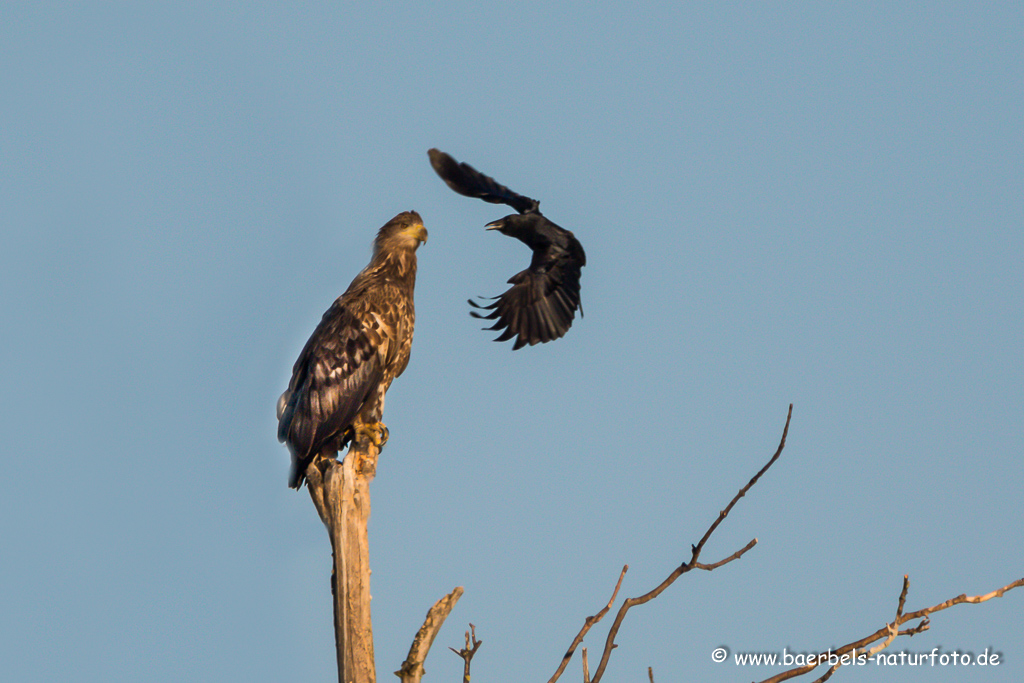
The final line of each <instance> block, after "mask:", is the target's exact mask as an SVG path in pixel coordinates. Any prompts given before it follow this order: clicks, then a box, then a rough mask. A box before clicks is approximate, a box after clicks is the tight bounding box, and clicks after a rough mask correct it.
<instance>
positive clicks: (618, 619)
mask: <svg viewBox="0 0 1024 683" xmlns="http://www.w3.org/2000/svg"><path fill="white" fill-rule="evenodd" d="M792 418H793V404H792V403H790V404H789V412H788V413H787V414H786V426H785V427H784V428H783V430H782V439H781V440H780V441H779V447H778V449H776V451H775V454H774V455H773V456H772V457H771V459H770V460H769V461H768V463H767V464H766V465H765V466H764V467H762V468H761V469H760V470H759V471H758V473H757V474H755V475H754V476H753V478H751V480H750V481H749V482H747V485H746V486H744V487H743V488H741V489H740V490H739V493H737V494H736V495H735V496H733V499H732V500H731V501H729V504H728V505H727V506H726V507H725V509H724V510H722V511H721V512H719V513H718V517H717V519H715V521H714V522H713V523H712V524H711V526H710V527H708V530H707V531H705V532H704V536H703V537H702V538H701V539H700V541H699V542H698V543H697V545H694V546H692V552H693V554H692V555H691V557H690V561H689V562H684V563H683V564H681V565H679V566H678V567H676V569H675V571H673V572H672V573H671V574H669V576H668V578H666V579H665V580H664V581H662V582H661V583H660V584H658V586H656V587H655V588H654V589H653V590H651V591H650V592H648V593H645V594H643V595H641V596H639V597H636V598H628V599H627V600H626V601H625V602H623V603H622V606H621V607H619V611H618V613H617V614H616V615H615V621H614V622H612V626H611V628H610V629H609V630H608V637H607V638H606V639H605V643H604V652H602V654H601V663H600V664H598V666H597V671H596V672H595V673H594V678H593V681H592V683H598V682H599V681H600V680H601V677H602V676H603V675H604V670H605V668H606V667H607V666H608V660H609V659H610V658H611V655H612V650H614V649H615V648H616V645H615V636H616V635H617V634H618V632H619V627H620V626H622V621H623V619H625V618H626V612H628V611H629V609H630V608H631V607H635V606H636V605H642V604H644V603H645V602H650V601H651V600H653V599H654V598H656V597H658V596H659V595H661V593H662V592H663V591H664V590H665V589H666V588H668V587H669V586H671V585H672V584H673V583H674V582H675V580H676V579H678V578H679V577H680V576H682V575H683V574H685V573H686V572H688V571H690V570H692V569H695V568H696V567H697V565H698V564H699V563H698V562H697V559H698V558H699V557H700V553H701V550H703V549H704V544H705V543H707V542H708V539H709V538H711V534H713V533H714V532H715V529H717V528H718V525H719V524H721V523H722V520H724V519H725V518H726V517H727V516H728V515H729V512H730V511H731V510H732V509H733V507H735V505H736V503H737V502H738V501H739V499H740V498H742V497H743V496H745V495H746V494H747V491H749V490H750V489H751V487H752V486H753V485H754V484H756V483H757V480H758V479H760V478H761V475H763V474H764V473H765V472H767V471H768V468H770V467H771V466H772V465H774V464H775V461H776V460H778V459H779V456H780V455H782V449H783V448H785V447H786V435H787V434H789V422H790V420H791V419H792ZM756 541H757V539H754V541H752V542H751V543H748V544H747V546H746V547H744V548H743V549H742V550H740V551H737V552H736V553H733V556H730V557H727V558H726V559H725V560H723V561H721V562H716V563H715V564H714V565H707V567H710V568H711V569H713V568H714V567H716V566H721V565H722V564H725V563H726V562H729V561H732V560H734V559H736V558H738V557H740V556H741V555H742V554H743V553H745V552H746V551H747V550H749V549H750V548H752V547H753V544H754V543H756ZM708 571H710V569H709V570H708Z"/></svg>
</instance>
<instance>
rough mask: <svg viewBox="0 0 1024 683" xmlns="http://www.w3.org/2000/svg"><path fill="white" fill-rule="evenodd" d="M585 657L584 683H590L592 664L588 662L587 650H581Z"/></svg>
mask: <svg viewBox="0 0 1024 683" xmlns="http://www.w3.org/2000/svg"><path fill="white" fill-rule="evenodd" d="M580 655H582V657H583V683H590V664H589V663H588V662H587V648H582V649H581V650H580Z"/></svg>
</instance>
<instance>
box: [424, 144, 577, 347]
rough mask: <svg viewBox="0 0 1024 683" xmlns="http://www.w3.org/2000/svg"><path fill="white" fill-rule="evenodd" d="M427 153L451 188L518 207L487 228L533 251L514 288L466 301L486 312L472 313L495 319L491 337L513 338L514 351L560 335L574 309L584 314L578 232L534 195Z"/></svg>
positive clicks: (515, 278)
mask: <svg viewBox="0 0 1024 683" xmlns="http://www.w3.org/2000/svg"><path fill="white" fill-rule="evenodd" d="M427 154H428V156H429V157H430V165H431V166H433V167H434V170H435V171H436V172H437V174H438V175H439V176H441V179H442V180H444V181H445V183H447V184H448V187H450V188H451V189H453V190H455V191H456V192H458V193H459V194H461V195H465V196H467V197H476V198H477V199H482V200H484V201H485V202H490V203H491V204H507V205H508V206H511V207H512V208H513V209H515V210H516V211H518V212H519V213H515V214H511V215H509V216H505V217H504V218H500V219H498V220H496V221H494V222H493V223H488V224H487V225H486V226H485V227H486V228H487V229H488V230H497V231H498V232H500V233H502V234H503V235H508V236H509V237H515V238H516V239H518V240H519V241H521V242H523V243H524V244H526V246H528V247H530V249H531V250H533V258H532V259H531V261H530V267H529V268H527V269H526V270H524V271H521V272H519V273H516V274H515V275H513V276H512V277H511V278H509V281H508V282H509V284H511V285H512V287H510V288H509V289H508V290H507V291H505V292H504V293H503V294H501V295H499V296H497V297H494V303H492V304H488V305H481V304H478V303H476V302H474V301H473V300H470V301H469V304H470V305H471V306H473V307H474V308H476V309H478V310H484V311H489V313H479V312H477V311H475V310H474V311H470V315H472V316H474V317H476V318H481V319H484V320H494V321H495V323H494V325H493V326H491V327H488V328H487V329H488V330H494V331H502V330H503V331H502V332H501V334H500V335H499V336H498V337H497V338H496V339H495V340H494V341H498V342H503V341H508V340H510V339H512V338H513V337H515V338H516V340H515V342H513V344H512V350H513V351H515V350H517V349H520V348H522V347H524V346H526V345H527V344H529V345H530V346H533V345H534V344H538V343H545V342H549V341H552V340H554V339H559V338H560V337H562V336H564V335H565V333H566V332H568V331H569V328H570V327H571V326H572V321H573V318H575V316H576V309H579V311H580V316H581V317H582V316H583V306H582V304H581V302H580V269H582V268H583V266H585V265H586V263H587V256H586V254H585V253H584V252H583V246H582V245H581V244H580V243H579V240H577V239H576V236H575V235H573V234H572V232H570V231H569V230H566V229H565V228H562V227H560V226H558V225H555V224H554V223H552V222H551V221H549V220H548V219H547V218H545V217H544V215H543V214H541V212H540V202H539V201H537V200H536V199H530V198H529V197H524V196H523V195H520V194H516V193H515V192H513V191H512V190H510V189H508V188H507V187H505V186H504V185H500V184H498V183H497V182H496V181H495V180H494V178H491V177H489V176H486V175H484V174H483V173H480V172H479V171H477V170H476V169H475V168H473V167H472V166H470V165H469V164H466V163H459V162H457V161H455V159H453V158H452V157H451V156H449V155H448V154H445V153H444V152H442V151H440V150H438V149H431V150H429V151H428V152H427Z"/></svg>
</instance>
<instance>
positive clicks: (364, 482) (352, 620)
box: [306, 430, 380, 683]
mask: <svg viewBox="0 0 1024 683" xmlns="http://www.w3.org/2000/svg"><path fill="white" fill-rule="evenodd" d="M358 433H361V432H360V431H358V430H357V434H358ZM379 454H380V448H379V447H378V446H377V445H376V444H374V443H373V442H372V441H370V440H368V439H365V438H358V439H357V440H356V441H354V442H353V444H352V447H351V448H350V449H349V451H348V453H347V454H346V455H345V457H344V460H343V461H342V462H340V463H339V462H338V461H337V460H335V459H334V458H333V457H329V456H330V455H333V453H331V454H324V455H322V456H320V457H318V458H316V460H315V461H314V462H313V464H312V465H310V467H309V468H308V469H307V471H306V478H307V481H308V487H309V495H310V498H312V499H313V504H314V505H315V506H316V510H317V513H318V514H319V515H320V519H321V520H322V521H323V523H324V525H325V526H326V527H327V533H328V535H329V536H330V539H331V549H332V551H333V556H334V567H333V572H332V574H331V593H332V594H333V596H334V641H335V646H336V647H337V656H338V683H376V681H377V672H376V668H375V667H374V659H373V622H372V619H371V617H370V546H369V542H368V538H367V524H368V522H369V520H370V482H372V481H373V477H374V475H375V474H376V472H377V456H378V455H379Z"/></svg>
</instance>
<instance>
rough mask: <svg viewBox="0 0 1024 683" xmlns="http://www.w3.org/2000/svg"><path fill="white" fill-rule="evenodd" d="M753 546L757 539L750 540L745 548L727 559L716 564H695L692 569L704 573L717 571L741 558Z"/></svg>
mask: <svg viewBox="0 0 1024 683" xmlns="http://www.w3.org/2000/svg"><path fill="white" fill-rule="evenodd" d="M755 545H757V539H756V538H755V539H754V540H752V541H751V542H750V543H748V544H746V545H745V546H743V547H742V548H740V549H739V550H737V551H736V552H734V553H733V554H732V555H730V556H729V557H727V558H725V559H724V560H719V561H718V562H715V563H714V564H702V563H700V562H696V563H694V565H693V568H694V569H703V570H704V571H707V572H709V571H711V570H712V569H718V568H719V567H721V566H722V565H723V564H728V563H729V562H732V561H733V560H738V559H740V558H741V557H743V553H745V552H747V551H748V550H750V549H751V548H753V547H754V546H755Z"/></svg>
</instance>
